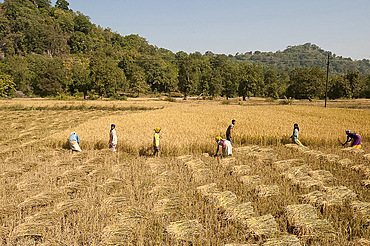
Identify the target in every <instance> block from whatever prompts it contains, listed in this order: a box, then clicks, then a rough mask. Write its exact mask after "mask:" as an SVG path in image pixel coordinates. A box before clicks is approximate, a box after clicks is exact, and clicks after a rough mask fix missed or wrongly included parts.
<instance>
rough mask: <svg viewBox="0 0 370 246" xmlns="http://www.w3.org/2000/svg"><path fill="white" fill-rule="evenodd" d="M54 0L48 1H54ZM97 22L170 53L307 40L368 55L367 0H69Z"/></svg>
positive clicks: (278, 46) (280, 46)
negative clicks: (137, 35) (138, 36)
mask: <svg viewBox="0 0 370 246" xmlns="http://www.w3.org/2000/svg"><path fill="white" fill-rule="evenodd" d="M54 2H55V0H53V3H54ZM69 3H70V8H71V9H73V10H74V11H80V12H82V13H84V14H85V15H88V16H89V17H90V18H91V21H92V22H93V23H95V24H97V25H100V26H102V27H104V28H105V27H110V28H111V29H112V30H113V31H117V32H118V33H120V34H122V35H127V34H132V33H135V34H139V35H140V36H142V37H145V38H146V39H147V40H148V41H149V43H150V44H153V45H156V46H158V47H163V48H166V49H169V50H172V51H174V52H177V51H180V50H183V51H185V52H188V53H189V52H194V51H199V52H201V53H204V52H205V51H207V50H210V51H212V52H214V53H224V54H235V53H236V52H239V53H244V52H247V51H255V50H260V51H277V50H284V49H285V48H286V47H287V46H288V45H298V44H304V43H307V42H310V43H314V44H317V45H318V46H320V47H321V48H323V49H325V50H330V51H332V52H333V53H335V54H337V55H339V56H343V57H351V58H353V59H363V58H366V59H370V0H310V1H307V0H185V1H176V0H69Z"/></svg>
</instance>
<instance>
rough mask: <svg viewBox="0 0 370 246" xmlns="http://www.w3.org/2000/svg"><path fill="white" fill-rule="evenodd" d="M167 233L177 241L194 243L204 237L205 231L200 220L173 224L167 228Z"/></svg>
mask: <svg viewBox="0 0 370 246" xmlns="http://www.w3.org/2000/svg"><path fill="white" fill-rule="evenodd" d="M166 231H167V232H168V234H170V235H171V236H172V237H174V238H175V239H176V240H183V241H187V242H193V241H194V240H195V239H197V238H199V237H202V235H203V234H204V232H205V230H204V228H203V226H202V225H201V224H200V223H199V221H198V220H183V221H176V222H172V223H171V224H170V225H169V226H167V227H166Z"/></svg>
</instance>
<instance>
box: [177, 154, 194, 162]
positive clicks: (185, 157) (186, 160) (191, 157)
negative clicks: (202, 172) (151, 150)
mask: <svg viewBox="0 0 370 246" xmlns="http://www.w3.org/2000/svg"><path fill="white" fill-rule="evenodd" d="M176 159H177V160H179V161H182V162H184V163H185V162H188V161H190V160H191V159H193V156H192V155H182V156H178V157H176Z"/></svg>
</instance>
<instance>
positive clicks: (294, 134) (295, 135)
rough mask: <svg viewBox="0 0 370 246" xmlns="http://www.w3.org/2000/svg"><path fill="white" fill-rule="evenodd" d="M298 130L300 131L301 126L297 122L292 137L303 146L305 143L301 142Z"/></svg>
mask: <svg viewBox="0 0 370 246" xmlns="http://www.w3.org/2000/svg"><path fill="white" fill-rule="evenodd" d="M298 132H299V127H298V124H297V123H295V124H294V129H293V135H292V136H291V137H290V138H291V139H292V140H293V142H294V143H296V144H298V145H299V146H302V147H303V144H302V143H301V141H299V140H298Z"/></svg>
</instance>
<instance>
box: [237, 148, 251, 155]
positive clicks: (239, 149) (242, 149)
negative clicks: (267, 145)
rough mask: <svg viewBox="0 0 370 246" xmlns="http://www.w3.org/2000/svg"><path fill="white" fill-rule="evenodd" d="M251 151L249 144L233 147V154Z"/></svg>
mask: <svg viewBox="0 0 370 246" xmlns="http://www.w3.org/2000/svg"><path fill="white" fill-rule="evenodd" d="M251 151H252V148H251V147H250V146H243V147H237V148H233V153H234V154H246V153H249V152H251Z"/></svg>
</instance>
